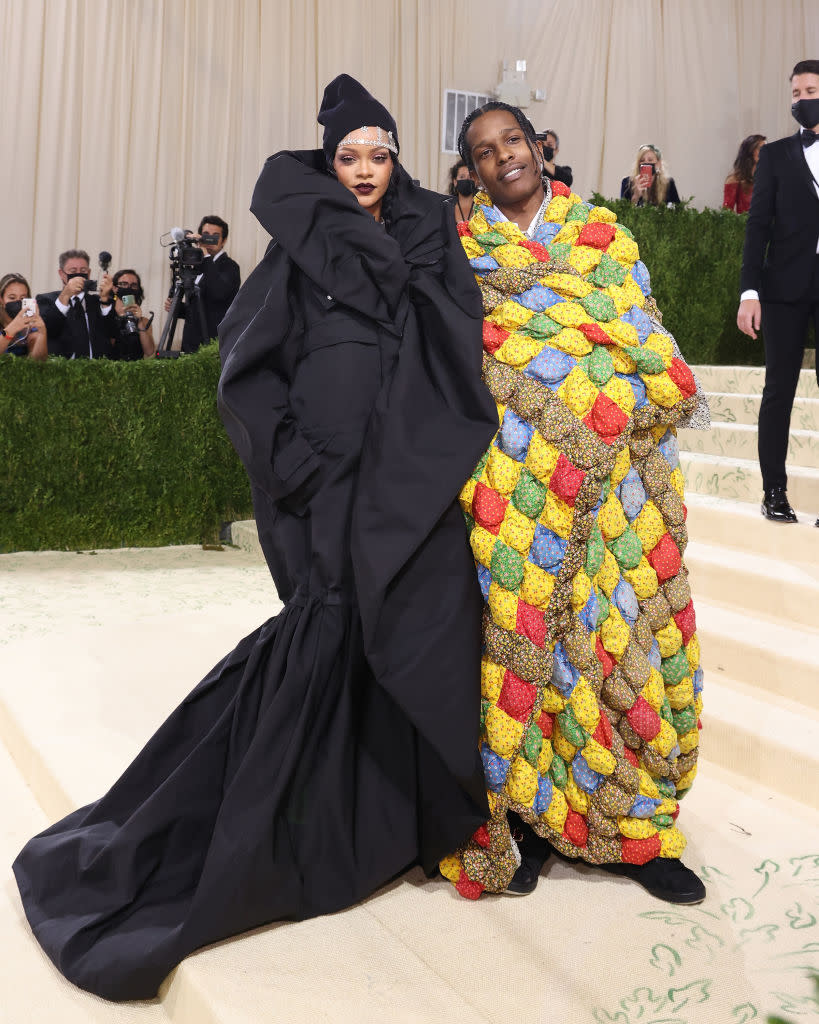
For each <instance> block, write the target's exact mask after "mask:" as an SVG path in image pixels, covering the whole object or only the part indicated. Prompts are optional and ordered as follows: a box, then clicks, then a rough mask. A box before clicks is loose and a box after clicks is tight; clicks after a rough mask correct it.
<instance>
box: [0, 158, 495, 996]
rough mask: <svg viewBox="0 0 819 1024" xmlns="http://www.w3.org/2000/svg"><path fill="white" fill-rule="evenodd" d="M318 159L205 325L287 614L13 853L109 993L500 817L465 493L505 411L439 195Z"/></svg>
mask: <svg viewBox="0 0 819 1024" xmlns="http://www.w3.org/2000/svg"><path fill="white" fill-rule="evenodd" d="M320 159H321V158H320V154H309V153H308V154H290V153H283V154H279V155H278V156H276V157H273V158H271V160H269V161H268V162H267V164H266V165H265V169H264V171H263V173H262V176H261V178H260V179H259V183H258V186H257V188H256V192H255V195H254V200H253V210H254V212H255V213H256V214H257V216H258V217H259V219H260V220H261V222H262V224H263V225H264V226H265V227H266V228H267V229H268V231H270V232H271V234H273V235H275V239H276V240H275V241H274V243H272V244H271V246H270V247H269V249H268V252H267V255H266V256H265V258H264V260H263V261H262V263H261V264H260V265H259V267H257V269H256V270H255V271H254V273H253V274H252V275H251V277H250V278H249V280H248V281H247V282H246V283H245V285H244V287H243V288H242V289H241V291H240V292H239V294H238V296H237V297H236V300H235V301H234V303H233V305H232V307H231V309H230V310H229V312H228V315H227V317H226V318H225V320H224V322H223V324H222V326H221V328H220V340H221V346H222V356H223V373H222V378H221V382H220V387H219V404H220V410H221V413H222V416H223V418H224V421H225V424H226V426H227V429H228V432H229V434H230V436H231V438H232V440H233V443H234V445H235V446H236V449H237V451H238V452H239V455H240V456H241V458H242V459H243V461H244V463H245V465H246V467H247V470H248V473H249V475H250V478H251V483H252V489H253V496H254V502H255V510H256V519H257V523H258V526H259V533H260V537H261V540H262V546H263V549H264V552H265V556H266V558H267V560H268V564H269V566H270V569H271V572H272V575H273V578H274V580H275V583H276V588H277V591H278V593H279V595H280V596H281V597H282V599H283V600H284V601H285V606H284V609H283V610H282V611H281V612H280V613H279V615H277V616H276V617H275V618H272V619H270V620H268V621H267V622H265V623H264V624H263V625H262V626H260V627H259V628H258V629H256V630H254V631H253V632H252V633H251V634H249V636H247V637H246V638H245V639H244V640H243V641H242V642H241V643H240V644H239V645H238V647H237V648H236V649H235V650H234V651H232V652H231V653H230V654H228V655H227V656H226V657H225V658H224V659H223V660H222V661H221V662H220V663H219V664H218V665H217V666H216V667H215V668H214V669H213V671H212V672H211V673H209V675H208V676H206V678H205V679H204V680H203V681H202V682H201V683H200V684H199V685H198V686H197V687H196V689H195V690H194V691H193V692H192V693H191V694H190V696H189V697H188V698H187V699H186V700H185V701H184V702H183V704H182V705H181V706H180V707H179V708H178V709H177V710H176V711H175V712H174V713H173V714H172V715H171V716H170V718H169V719H168V720H167V721H166V722H165V724H164V725H163V726H162V727H161V728H160V730H159V731H158V732H157V734H156V735H155V736H154V737H153V739H151V740H150V742H149V743H148V745H147V746H146V747H145V748H144V750H143V751H142V752H141V753H140V754H139V756H138V757H137V758H136V760H135V761H134V762H133V763H132V764H131V766H130V767H129V768H128V769H127V770H126V772H125V774H124V775H123V776H122V778H121V779H120V780H119V781H118V782H116V783H115V784H114V786H113V787H112V788H111V790H109V792H108V793H107V794H106V795H105V796H104V797H102V799H100V800H99V801H97V802H96V803H94V804H91V805H89V806H88V807H84V808H81V809H80V810H78V811H75V812H74V813H73V814H71V815H69V816H68V817H67V818H65V819H63V820H62V821H61V822H58V823H57V824H56V825H54V826H52V827H51V828H50V829H48V830H47V831H46V832H44V833H42V834H41V835H40V836H37V837H35V838H34V839H32V840H31V841H30V842H29V843H27V844H26V846H25V848H24V849H23V851H22V852H21V854H20V856H19V857H18V859H17V861H16V862H15V865H14V869H15V874H16V877H17V881H18V884H19V886H20V891H21V895H22V898H23V903H24V906H25V910H26V914H27V916H28V919H29V922H30V923H31V926H32V929H33V930H34V933H35V935H36V936H37V938H38V940H39V941H40V943H41V944H42V946H43V948H44V949H45V951H46V952H47V954H48V955H49V956H50V957H51V959H52V960H53V961H54V963H55V964H56V965H57V966H58V967H59V969H60V970H61V971H62V972H63V973H64V974H65V976H66V977H68V978H69V979H70V980H71V981H73V982H74V983H75V984H77V985H80V986H81V987H83V988H87V989H89V990H91V991H93V992H96V993H98V994H100V995H102V996H105V997H107V998H109V999H134V998H145V997H149V996H152V995H154V994H155V992H156V990H157V987H158V986H159V984H160V982H161V981H162V979H163V978H164V977H165V975H166V974H167V972H168V971H169V970H170V969H171V968H172V967H173V966H174V965H175V964H177V963H178V962H179V961H180V960H181V959H182V958H183V957H185V956H186V955H187V954H188V953H190V952H191V951H192V950H194V949H196V948H198V947H199V946H202V945H204V944H205V943H209V942H213V941H216V940H218V939H221V938H224V937H226V936H228V935H232V934H236V933H237V932H241V931H244V930H246V929H248V928H252V927H255V926H257V925H260V924H263V923H265V922H267V921H272V920H279V919H300V918H305V917H310V916H313V915H316V914H322V913H327V912H330V911H334V910H338V909H341V908H342V907H345V906H348V905H350V904H351V903H353V902H355V901H357V900H359V899H361V898H363V897H364V896H366V895H368V894H369V893H371V892H372V891H373V890H375V889H376V888H378V887H379V886H380V885H382V884H383V883H384V882H386V881H387V880H388V879H390V878H391V877H394V876H395V875H396V874H398V873H399V872H401V871H403V870H404V869H405V868H407V867H409V866H410V865H412V864H414V863H417V862H420V863H421V864H422V865H423V866H424V867H425V868H426V869H427V870H432V869H433V868H434V867H435V864H436V862H437V860H438V859H439V858H441V857H443V856H444V855H446V854H448V853H450V852H451V851H452V850H454V848H455V847H456V846H458V845H460V844H461V843H462V842H463V841H465V840H466V839H467V838H468V836H469V835H470V834H471V833H472V832H473V831H474V830H475V829H476V828H477V827H478V825H480V824H481V823H482V821H484V820H485V819H486V817H487V816H488V808H487V804H486V796H485V787H484V781H483V772H482V768H481V763H480V759H479V756H478V742H477V741H478V721H479V701H480V690H479V687H480V683H479V674H480V673H479V660H480V629H479V625H480V624H479V618H480V613H481V604H482V602H481V598H480V594H479V592H478V589H477V581H476V578H475V573H474V565H473V562H472V558H471V556H470V552H469V549H468V546H467V541H466V534H465V529H464V525H463V522H462V519H461V515H460V512H459V511H458V509H457V507H456V505H455V498H456V496H457V494H458V491H459V489H460V487H461V485H462V483H463V481H464V480H465V479H466V478H467V477H468V476H469V474H470V472H471V471H472V468H473V466H474V464H475V463H476V462H477V460H478V458H479V457H480V455H481V454H482V452H483V451H484V449H485V448H486V447H487V445H488V443H489V441H490V440H491V437H492V435H493V433H494V430H495V427H496V414H495V407H494V404H493V402H492V401H491V399H490V397H489V395H488V392H486V391H485V390H484V388H483V385H482V384H481V381H480V360H481V307H480V301H479V299H478V296H477V294H476V292H475V287H474V284H473V282H472V277H471V273H470V271H469V268H468V266H467V264H466V262H465V261H464V260H463V257H462V255H461V252H460V249H459V247H458V246H457V240H456V238H455V236H454V225H453V219H452V215H451V211H449V210H445V209H444V208H443V207H442V205H441V200H440V198H439V197H437V196H434V195H432V194H431V193H427V192H425V191H423V190H421V189H418V188H416V187H415V186H414V185H412V183H411V182H410V180H409V178H408V177H407V175H406V174H405V173H404V172H403V171H402V172H401V173H400V180H399V184H398V190H397V196H396V198H395V202H394V203H393V204H392V209H391V211H390V214H391V225H390V231H389V232H387V231H385V230H384V228H383V227H381V226H379V225H378V224H376V223H375V221H374V220H373V218H372V217H371V216H370V215H369V214H367V213H365V212H364V211H363V210H362V209H361V208H360V207H359V206H358V204H357V202H356V200H355V199H354V197H353V196H352V195H351V193H349V192H347V191H346V190H345V189H344V188H343V187H342V186H340V185H339V184H338V183H337V182H336V181H335V180H333V179H332V178H331V177H330V176H328V175H327V174H325V173H324V172H323V170H322V169H321V162H320ZM270 969H271V970H272V971H275V970H276V965H275V964H271V965H270Z"/></svg>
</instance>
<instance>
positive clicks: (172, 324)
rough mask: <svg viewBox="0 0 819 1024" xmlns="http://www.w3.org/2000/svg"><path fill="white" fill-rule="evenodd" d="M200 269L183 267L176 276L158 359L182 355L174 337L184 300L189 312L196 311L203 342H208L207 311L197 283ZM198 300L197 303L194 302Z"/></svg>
mask: <svg viewBox="0 0 819 1024" xmlns="http://www.w3.org/2000/svg"><path fill="white" fill-rule="evenodd" d="M199 273H201V270H200V268H199V267H188V266H183V267H182V268H181V270H180V271H179V274H178V275H177V276H176V280H175V281H174V286H173V290H172V291H171V308H170V309H169V310H168V319H167V320H166V321H165V326H164V327H163V328H162V335H161V336H160V339H159V345H158V346H157V349H156V356H157V359H178V358H179V356H180V355H181V353H180V351H179V349H174V348H173V336H174V332H175V331H176V324H177V322H178V320H179V318H180V311H181V309H182V300H183V298H184V300H185V302H186V305H187V307H188V310H189V311H190V310H192V309H196V313H197V316H198V319H199V330H200V333H201V338H202V340H203V341H207V337H208V328H207V324H206V323H205V311H204V309H203V308H202V301H201V300H202V296H201V294H200V292H199V285H198V284H197V283H196V278H197V276H198V274H199ZM194 299H196V302H194V301H193V300H194Z"/></svg>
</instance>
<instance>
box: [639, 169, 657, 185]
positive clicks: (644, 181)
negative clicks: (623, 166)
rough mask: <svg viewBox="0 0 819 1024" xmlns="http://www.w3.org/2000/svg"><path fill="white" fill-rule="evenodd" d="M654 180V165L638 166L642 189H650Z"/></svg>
mask: <svg viewBox="0 0 819 1024" xmlns="http://www.w3.org/2000/svg"><path fill="white" fill-rule="evenodd" d="M653 178H654V164H640V184H641V185H642V186H643V188H651V182H652V179H653Z"/></svg>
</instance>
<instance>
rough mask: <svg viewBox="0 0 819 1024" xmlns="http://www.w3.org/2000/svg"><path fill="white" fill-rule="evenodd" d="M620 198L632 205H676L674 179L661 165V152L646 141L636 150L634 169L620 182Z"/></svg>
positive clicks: (677, 200) (677, 197) (676, 193)
mask: <svg viewBox="0 0 819 1024" xmlns="http://www.w3.org/2000/svg"><path fill="white" fill-rule="evenodd" d="M620 198H621V199H630V200H631V202H632V203H633V205H634V206H676V205H677V203H679V201H680V197H679V194H678V192H677V186H676V185H675V184H674V179H673V178H670V177H668V175H666V173H665V168H664V167H663V154H662V153H661V152H660V149H659V148H658V147H657V146H654V145H652V144H651V143H648V144H647V145H645V146H640V148H639V149H638V150H637V158H636V159H635V161H634V169H633V170H632V172H631V174H630V175H629V176H628V177H626V178H623V180H622V181H621V182H620Z"/></svg>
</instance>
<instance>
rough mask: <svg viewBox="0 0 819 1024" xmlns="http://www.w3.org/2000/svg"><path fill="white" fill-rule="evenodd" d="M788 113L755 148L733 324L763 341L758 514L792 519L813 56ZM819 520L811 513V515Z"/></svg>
mask: <svg viewBox="0 0 819 1024" xmlns="http://www.w3.org/2000/svg"><path fill="white" fill-rule="evenodd" d="M791 97H792V104H793V105H792V106H791V113H792V114H793V116H794V118H795V119H796V120H797V122H798V123H799V124H800V125H801V128H800V130H799V131H798V132H797V133H796V134H795V135H791V136H790V137H788V138H785V139H778V140H777V141H776V142H769V143H767V144H766V145H765V146H763V147H762V149H761V150H760V153H759V163H758V165H757V169H756V175H755V177H754V193H753V198H752V199H751V208H750V210H749V212H748V224H747V226H746V229H745V248H744V251H743V254H742V276H741V284H740V288H741V292H742V294H741V296H740V303H739V312H738V313H737V326H738V327H739V329H740V330H741V331H743V332H744V333H745V334H747V335H749V336H750V337H752V338H756V332H757V331H758V330H759V328H760V326H761V327H762V336H763V340H764V342H765V388H764V390H763V392H762V404H761V406H760V410H759V465H760V468H761V470H762V486H763V488H764V494H763V498H762V514H763V515H764V516H765V517H766V518H767V519H770V520H772V521H773V522H780V523H795V522H796V515H795V513H794V511H793V509H792V508H791V505H790V502H789V501H788V492H787V486H788V478H787V474H786V471H785V457H786V455H787V451H788V433H789V430H790V420H791V410H792V408H793V399H794V395H795V394H796V385H797V383H798V380H799V370H800V369H801V366H802V356H803V353H804V350H805V340H806V337H807V333H808V325H809V324H810V322H811V321H813V323H814V327H815V332H816V337H817V338H819V135H818V134H817V133H819V60H803V61H800V62H799V63H798V64H797V65H796V67H795V68H794V69H793V72H792V74H791ZM816 525H817V526H819V519H817V520H816Z"/></svg>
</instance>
